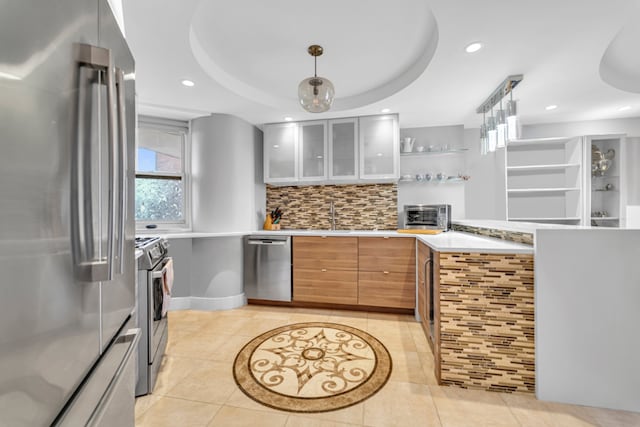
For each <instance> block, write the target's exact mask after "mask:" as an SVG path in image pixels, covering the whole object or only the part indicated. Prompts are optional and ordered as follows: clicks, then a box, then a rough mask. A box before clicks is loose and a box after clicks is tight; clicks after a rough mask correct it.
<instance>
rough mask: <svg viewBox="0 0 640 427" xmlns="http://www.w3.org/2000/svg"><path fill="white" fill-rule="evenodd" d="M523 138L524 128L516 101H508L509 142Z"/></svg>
mask: <svg viewBox="0 0 640 427" xmlns="http://www.w3.org/2000/svg"><path fill="white" fill-rule="evenodd" d="M521 137H522V126H521V125H520V119H519V118H518V105H517V104H516V101H514V100H511V101H507V140H508V141H515V140H518V139H520V138H521Z"/></svg>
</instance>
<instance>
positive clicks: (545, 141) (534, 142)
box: [507, 137, 572, 149]
mask: <svg viewBox="0 0 640 427" xmlns="http://www.w3.org/2000/svg"><path fill="white" fill-rule="evenodd" d="M571 139H572V138H570V137H557V138H535V139H516V140H513V141H509V142H507V147H509V148H516V149H517V148H527V149H529V148H538V147H541V146H544V145H546V146H550V145H560V146H561V145H564V144H566V143H567V142H569V141H571Z"/></svg>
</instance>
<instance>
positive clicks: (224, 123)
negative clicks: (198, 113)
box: [191, 114, 265, 232]
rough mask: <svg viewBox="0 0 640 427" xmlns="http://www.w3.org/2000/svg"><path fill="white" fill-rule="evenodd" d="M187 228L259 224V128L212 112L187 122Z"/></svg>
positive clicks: (261, 189) (261, 196) (229, 228)
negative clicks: (189, 223) (189, 133)
mask: <svg viewBox="0 0 640 427" xmlns="http://www.w3.org/2000/svg"><path fill="white" fill-rule="evenodd" d="M191 129H192V136H191V144H192V145H191V153H192V163H191V164H192V166H191V171H192V198H193V204H192V206H193V211H192V220H193V231H209V232H224V231H249V230H257V229H258V228H259V226H260V225H261V224H262V222H261V221H262V219H263V218H264V209H265V207H264V206H265V202H264V198H265V186H264V184H263V183H262V131H260V130H259V129H258V128H256V127H255V126H253V125H251V124H249V123H248V122H245V121H244V120H242V119H240V118H238V117H235V116H231V115H227V114H212V115H211V116H208V117H201V118H198V119H195V120H192V122H191Z"/></svg>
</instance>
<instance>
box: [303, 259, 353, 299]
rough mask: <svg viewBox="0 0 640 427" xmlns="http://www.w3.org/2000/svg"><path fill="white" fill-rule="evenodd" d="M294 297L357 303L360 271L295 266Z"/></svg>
mask: <svg viewBox="0 0 640 427" xmlns="http://www.w3.org/2000/svg"><path fill="white" fill-rule="evenodd" d="M293 299H294V301H304V302H323V303H334V304H350V305H355V304H357V303H358V272H357V271H356V270H353V271H349V270H329V269H325V268H322V269H314V270H312V269H304V268H295V267H294V270H293Z"/></svg>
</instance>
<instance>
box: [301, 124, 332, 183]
mask: <svg viewBox="0 0 640 427" xmlns="http://www.w3.org/2000/svg"><path fill="white" fill-rule="evenodd" d="M298 127H299V138H300V139H299V141H298V143H299V150H300V181H323V180H325V179H327V123H326V122H324V121H323V122H313V123H298Z"/></svg>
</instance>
